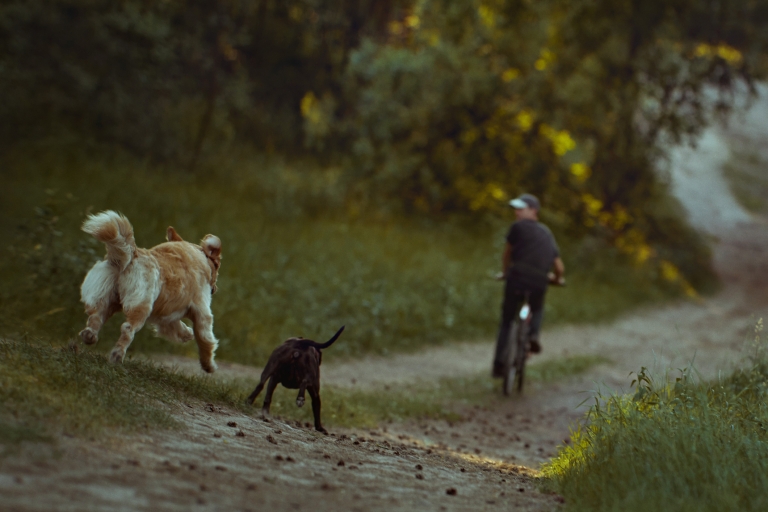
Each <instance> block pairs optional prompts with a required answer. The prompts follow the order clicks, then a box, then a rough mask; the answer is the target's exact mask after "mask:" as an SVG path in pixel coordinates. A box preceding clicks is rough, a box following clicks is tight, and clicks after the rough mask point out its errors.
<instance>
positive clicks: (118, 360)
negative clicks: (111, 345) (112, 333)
mask: <svg viewBox="0 0 768 512" xmlns="http://www.w3.org/2000/svg"><path fill="white" fill-rule="evenodd" d="M124 355H125V353H124V352H123V351H122V350H120V349H119V348H116V349H114V350H113V351H112V353H111V354H110V355H109V361H110V362H111V363H114V364H123V356H124Z"/></svg>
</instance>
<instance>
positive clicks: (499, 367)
mask: <svg viewBox="0 0 768 512" xmlns="http://www.w3.org/2000/svg"><path fill="white" fill-rule="evenodd" d="M491 376H492V377H494V378H501V377H504V365H503V364H501V363H499V362H496V361H494V362H493V370H491Z"/></svg>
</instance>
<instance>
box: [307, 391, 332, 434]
mask: <svg viewBox="0 0 768 512" xmlns="http://www.w3.org/2000/svg"><path fill="white" fill-rule="evenodd" d="M308 391H309V396H310V397H311V398H312V414H313V415H314V416H315V430H317V431H318V432H322V433H323V434H327V433H328V431H327V430H325V429H324V428H323V424H322V423H321V422H320V391H319V390H318V389H317V388H315V387H314V386H312V387H310V388H309V389H308Z"/></svg>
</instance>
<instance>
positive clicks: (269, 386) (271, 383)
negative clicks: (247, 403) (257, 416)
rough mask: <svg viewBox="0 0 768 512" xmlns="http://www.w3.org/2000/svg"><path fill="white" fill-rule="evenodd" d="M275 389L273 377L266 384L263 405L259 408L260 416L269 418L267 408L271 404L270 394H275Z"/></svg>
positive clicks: (275, 378)
mask: <svg viewBox="0 0 768 512" xmlns="http://www.w3.org/2000/svg"><path fill="white" fill-rule="evenodd" d="M276 387H277V377H275V376H274V375H273V376H271V377H270V378H269V384H267V394H266V395H265V396H264V405H262V406H261V414H262V416H269V406H270V404H271V403H272V393H274V392H275V388H276Z"/></svg>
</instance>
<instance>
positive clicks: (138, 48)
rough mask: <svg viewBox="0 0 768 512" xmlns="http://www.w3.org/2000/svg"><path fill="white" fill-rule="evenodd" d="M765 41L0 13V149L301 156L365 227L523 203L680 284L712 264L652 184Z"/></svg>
mask: <svg viewBox="0 0 768 512" xmlns="http://www.w3.org/2000/svg"><path fill="white" fill-rule="evenodd" d="M766 28H768V0H733V1H730V2H722V1H714V0H669V1H662V0H572V1H565V0H540V1H532V0H451V1H449V0H332V1H326V2H320V1H319V0H285V1H281V2H276V1H273V0H259V1H254V2H245V1H243V0H216V1H213V2H204V1H201V0H172V1H164V2H157V1H149V0H119V1H107V0H47V1H43V0H7V1H6V2H4V3H3V4H2V5H0V94H2V96H3V98H4V101H3V102H2V104H0V121H1V122H0V127H2V128H0V130H1V131H2V133H0V136H2V137H0V139H2V140H3V141H4V142H5V143H6V144H8V143H13V141H14V140H18V139H19V138H20V137H29V136H33V137H34V136H40V135H43V134H49V133H51V132H55V131H57V130H61V129H68V130H69V129H74V130H77V131H78V132H80V133H84V134H86V135H88V136H90V137H93V138H95V139H97V140H100V141H107V142H112V143H116V144H119V145H121V146H123V147H127V148H129V149H131V150H132V151H134V152H135V153H138V154H139V155H142V156H148V157H150V158H153V159H172V160H176V161H181V162H182V163H184V164H185V165H187V166H189V167H194V166H195V164H196V163H197V162H198V160H199V159H200V157H201V155H202V154H204V153H205V152H206V149H208V150H211V149H213V148H219V151H221V148H223V147H225V146H226V145H227V144H231V143H238V144H239V143H248V144H253V145H256V146H260V147H262V148H266V149H269V150H271V149H273V148H277V149H278V150H280V151H285V152H296V151H310V152H314V153H315V154H316V155H318V156H322V157H324V158H332V159H335V160H336V161H338V162H341V163H343V164H344V168H345V169H346V170H345V173H344V178H345V179H343V180H342V181H341V183H343V184H344V185H345V188H344V190H342V191H340V192H341V193H342V194H345V195H346V196H347V198H348V207H349V208H350V209H353V210H362V209H364V208H369V207H375V208H378V209H392V208H393V207H396V208H397V209H402V210H405V211H411V212H426V213H429V214H433V215H434V214H438V215H439V214H442V213H445V212H455V211H462V212H488V211H495V210H499V209H500V208H502V207H503V205H504V204H505V199H507V198H509V197H510V196H511V195H513V194H516V193H518V192H520V191H522V190H526V191H530V192H533V193H535V194H538V195H539V196H541V198H542V199H543V202H544V205H545V207H546V208H547V210H548V212H549V214H550V217H549V218H548V221H550V222H552V223H554V224H556V225H557V227H558V228H559V229H560V230H568V231H571V232H572V233H573V234H574V235H575V236H585V235H593V236H595V237H598V238H601V239H605V240H609V241H610V242H611V243H612V244H613V245H614V246H615V247H618V248H619V249H620V250H622V251H623V252H625V253H626V254H627V255H629V256H630V257H632V258H634V259H635V260H637V261H638V262H639V263H643V262H646V261H649V260H652V261H654V262H655V264H656V265H657V266H658V268H659V272H660V273H661V274H662V275H666V276H668V277H669V276H675V275H679V272H678V271H677V268H679V267H683V266H685V265H694V267H696V266H699V267H700V266H701V265H702V264H703V263H702V262H703V261H704V260H705V259H706V258H705V257H703V256H702V254H704V253H702V252H701V251H700V250H698V249H697V250H691V249H690V247H691V246H696V245H697V244H698V245H700V242H699V241H697V238H696V236H695V235H694V234H693V233H692V232H691V231H690V230H689V229H688V228H687V227H686V226H685V224H684V223H682V221H680V214H679V212H678V211H676V210H675V206H674V205H673V204H671V202H670V201H669V199H668V194H667V193H666V191H665V187H664V184H663V182H661V181H660V180H659V179H658V177H657V174H656V173H655V172H654V168H655V167H657V165H658V163H659V161H660V159H662V158H663V157H664V154H665V148H666V147H668V145H669V144H670V143H674V142H679V141H681V140H685V139H688V138H691V137H695V135H696V134H697V133H699V132H700V130H701V129H702V128H703V127H704V126H705V125H706V123H707V122H708V121H709V120H710V117H711V114H713V113H717V112H721V111H725V110H727V109H728V107H729V105H730V102H731V96H730V95H731V93H732V92H733V91H734V89H735V88H736V87H738V86H740V84H746V86H747V87H750V86H751V84H752V81H753V80H754V79H756V78H760V77H761V76H762V73H763V71H764V70H765V61H764V57H763V55H764V54H765V42H766V37H767V35H768V30H766ZM691 255H694V256H691ZM686 258H687V259H686ZM702 258H703V259H702ZM665 269H666V270H665ZM693 274H695V271H694V272H692V273H691V275H693ZM694 284H695V283H694Z"/></svg>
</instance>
